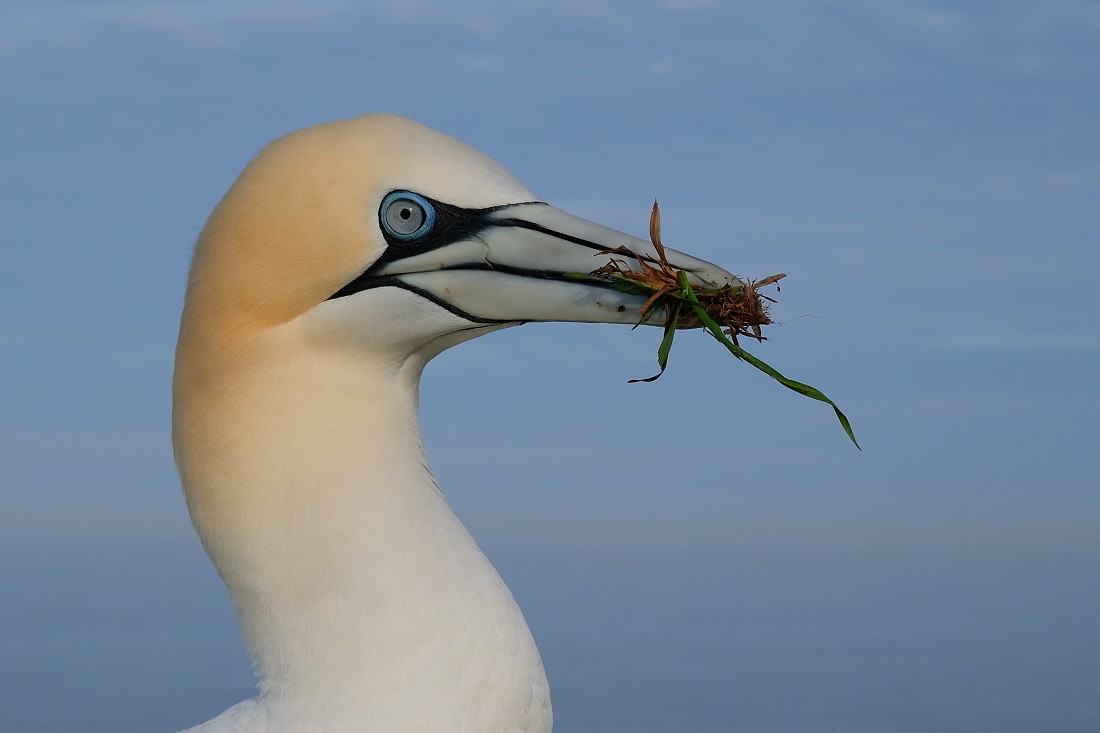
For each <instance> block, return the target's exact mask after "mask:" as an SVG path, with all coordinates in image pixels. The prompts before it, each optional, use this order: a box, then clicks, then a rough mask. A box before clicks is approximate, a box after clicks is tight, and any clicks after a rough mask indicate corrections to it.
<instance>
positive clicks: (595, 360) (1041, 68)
mask: <svg viewBox="0 0 1100 733" xmlns="http://www.w3.org/2000/svg"><path fill="white" fill-rule="evenodd" d="M300 5H305V3H296V2H295V3H291V2H281V1H279V0H276V1H274V2H260V1H259V0H240V1H238V2H233V1H231V0H230V1H226V0H219V1H217V2H215V1H198V2H190V3H182V2H122V1H119V2H89V1H85V0H81V1H80V2H76V1H72V2H50V1H48V0H45V1H44V0H26V1H24V2H18V1H9V2H6V3H4V4H3V7H2V8H0V110H2V111H0V146H2V147H0V150H2V155H0V247H2V250H0V251H2V254H3V264H2V265H0V545H2V546H0V580H2V583H3V587H4V589H5V590H3V591H0V597H2V598H3V600H2V601H0V677H3V678H5V679H6V680H8V682H7V683H5V684H2V685H0V710H3V711H4V712H5V714H6V715H8V716H9V718H8V722H7V723H4V724H0V725H2V726H3V727H5V728H11V729H13V730H25V731H67V730H74V729H80V730H85V731H89V732H90V733H96V732H98V731H104V732H106V731H117V730H176V729H179V728H182V727H185V726H186V725H189V724H195V723H197V722H200V721H201V720H203V719H205V718H206V717H210V716H211V715H213V714H215V713H217V712H219V711H220V710H221V709H223V708H224V707H225V706H227V705H228V704H231V703H233V702H235V701H237V700H239V699H241V698H242V697H243V696H245V695H248V694H249V692H250V689H251V686H252V681H251V678H250V675H249V673H248V666H247V660H246V658H245V654H244V651H243V649H242V648H241V646H240V641H239V639H238V637H237V633H236V629H235V624H234V619H233V615H232V611H231V609H230V608H229V604H228V600H227V598H226V597H225V595H224V591H223V590H222V589H221V587H220V585H219V583H218V580H217V578H216V575H215V574H214V572H213V569H212V568H211V567H210V566H209V565H208V564H207V563H206V562H205V560H204V558H203V557H202V554H201V549H200V548H199V546H198V542H197V540H195V539H194V538H193V535H192V532H191V528H190V525H189V523H188V520H187V517H186V511H185V508H184V505H183V500H182V497H181V495H180V490H179V485H178V480H177V477H176V475H175V469H174V467H173V464H172V456H171V449H170V444H169V411H170V394H169V392H170V381H171V369H172V356H173V349H174V344H175V337H176V329H177V326H178V317H179V312H180V308H181V303H182V296H183V288H184V281H185V277H186V271H187V267H188V260H189V256H190V249H191V246H192V244H193V242H194V240H195V238H196V236H197V235H198V233H199V230H200V229H201V227H202V224H203V221H204V219H205V217H206V215H207V214H208V213H209V211H210V210H211V209H212V208H213V206H214V205H215V203H216V202H217V201H218V199H219V198H220V196H221V195H222V194H223V193H224V191H225V190H226V189H227V188H228V187H229V185H230V184H231V183H232V181H233V180H234V178H235V176H236V175H237V174H238V172H239V171H240V170H241V168H242V167H243V166H244V165H245V164H246V163H247V161H248V160H249V159H250V157H251V156H252V155H253V154H254V153H255V152H256V151H257V150H259V149H260V148H261V147H262V146H263V145H264V144H265V143H267V142H268V141H270V140H271V139H273V138H275V137H278V136H280V135H282V134H284V133H286V132H289V131H291V130H294V129H297V128H300V127H303V126H306V125H311V124H314V123H320V122H326V121H329V120H333V119H339V118H344V117H350V116H354V115H358V114H361V113H364V112H369V111H387V112H392V113H396V114H401V115H406V116H409V117H412V118H414V119H417V120H419V121H421V122H424V123H426V124H428V125H431V126H433V127H436V128H438V129H440V130H442V131H444V132H447V133H449V134H452V135H454V136H456V137H458V138H460V139H462V140H465V141H467V142H469V143H470V144H472V145H474V146H475V147H477V148H480V149H481V150H483V151H485V152H486V153H488V154H489V155H490V156H492V157H494V158H496V159H497V160H499V161H500V162H501V163H503V164H504V165H505V166H506V167H508V168H509V169H511V170H512V171H513V172H515V173H516V174H517V175H518V176H519V177H520V179H521V180H523V181H525V182H526V183H527V184H528V185H529V186H530V187H531V188H532V189H533V190H535V191H536V192H538V193H539V194H540V195H541V196H542V197H543V198H545V199H546V200H547V201H549V202H551V203H553V204H555V205H558V206H561V207H562V208H565V209H567V210H569V211H572V212H573V213H575V214H578V215H581V216H584V217H587V218H590V219H593V220H596V221H599V222H601V223H603V224H606V225H609V226H613V227H615V228H618V229H621V230H624V231H627V232H631V233H634V234H639V235H643V236H644V233H645V231H646V227H647V220H648V212H649V207H650V205H651V202H652V200H653V199H654V198H657V199H659V200H660V202H661V205H662V211H663V215H664V216H663V219H664V233H665V237H664V238H665V241H666V242H667V243H669V244H670V245H672V246H675V247H677V248H678V249H682V250H685V251H688V252H691V253H693V254H697V255H699V256H701V257H704V258H706V259H709V260H712V261H714V262H716V263H718V264H720V265H722V266H724V267H726V268H727V269H729V270H731V271H734V272H737V273H740V274H744V275H746V276H750V277H762V276H767V275H771V274H773V273H776V272H781V271H785V272H788V273H790V276H789V278H788V279H787V280H785V281H784V284H783V291H782V293H781V296H780V299H779V300H780V302H779V303H778V305H777V306H775V308H774V311H773V315H774V316H775V317H776V319H777V320H778V321H779V322H781V324H782V325H781V326H777V327H773V328H772V329H771V330H770V334H769V335H770V336H771V340H770V341H768V342H767V343H766V344H763V345H754V346H753V347H752V350H753V351H754V352H755V353H757V354H758V355H760V356H761V357H763V358H764V359H766V360H767V361H769V362H770V363H772V364H774V365H775V366H776V367H778V368H779V369H781V370H782V371H784V372H786V373H787V374H788V375H789V376H792V377H794V378H797V379H801V380H803V381H806V382H809V383H811V384H814V385H815V386H818V387H820V388H821V389H822V390H823V391H825V393H826V394H828V395H830V396H831V397H833V398H834V399H835V400H836V401H837V402H838V403H839V404H840V405H841V407H842V408H843V409H844V410H845V411H846V412H847V414H848V415H849V417H850V418H851V420H852V423H853V425H854V427H855V430H856V433H857V435H858V436H859V438H860V441H861V443H862V445H863V447H864V449H865V450H864V451H863V452H862V453H861V452H858V451H856V450H855V449H854V448H853V447H852V446H851V445H850V444H849V443H848V441H847V438H846V437H845V436H844V434H843V432H842V431H841V429H840V428H839V426H838V425H837V423H836V421H835V420H834V418H833V416H832V413H831V411H830V410H829V409H828V408H827V407H825V406H823V405H821V404H819V403H815V402H812V401H810V400H807V399H804V398H802V397H799V396H797V395H795V394H794V393H792V392H789V391H787V390H784V389H783V388H782V387H780V386H779V385H777V384H776V383H774V382H772V381H770V380H768V379H767V378H765V377H764V376H763V375H761V374H759V373H758V372H756V371H754V370H752V369H750V368H748V367H747V366H745V365H743V364H739V363H735V362H734V360H733V359H731V358H730V357H729V356H728V354H726V353H725V352H724V351H723V350H722V349H721V348H719V347H718V346H717V345H716V344H715V343H713V341H711V340H710V339H709V338H707V337H706V336H705V335H703V334H701V333H684V334H681V335H680V336H679V337H678V338H677V342H676V348H675V349H674V350H673V354H672V362H671V364H670V367H669V370H668V372H667V373H666V374H665V376H664V377H663V378H662V379H661V380H660V381H658V382H657V383H655V384H648V385H646V384H627V383H626V380H627V379H629V378H633V377H644V376H648V375H649V374H651V373H653V371H654V368H655V352H656V348H657V344H658V341H659V332H658V331H657V330H656V329H650V330H639V331H634V332H631V331H630V330H629V329H627V328H623V327H614V326H592V325H587V326H586V325H569V324H546V325H528V326H524V327H522V328H516V329H510V330H508V331H505V332H501V333H496V334H491V335H489V336H486V337H483V338H480V339H477V340H475V341H473V342H470V343H468V344H464V345H462V346H461V347H458V348H456V349H454V350H452V351H450V352H448V353H445V354H444V355H442V356H441V357H440V358H438V359H437V360H436V361H435V362H433V363H432V364H431V365H429V367H428V369H427V372H426V374H425V378H424V383H423V390H422V409H421V419H422V428H423V432H424V436H425V440H426V443H427V448H428V453H429V456H430V457H431V459H432V462H433V465H434V467H435V469H436V473H437V475H438V477H439V479H440V483H441V484H442V486H443V488H444V490H445V492H446V493H447V495H448V497H449V498H450V500H451V501H452V504H453V505H454V506H455V508H456V510H457V511H458V513H459V514H460V515H461V516H462V517H463V519H464V520H465V521H466V522H467V523H468V524H469V525H470V527H471V529H472V530H473V532H474V534H475V536H477V537H478V538H479V539H481V540H482V541H483V542H484V543H485V545H486V549H487V551H488V552H489V554H490V556H491V557H492V558H493V559H494V561H495V562H496V563H497V564H498V567H500V568H501V570H502V572H503V574H504V576H505V577H506V578H507V579H508V580H509V582H510V584H511V586H512V587H513V589H514V590H515V591H516V595H517V598H519V600H520V602H521V604H522V605H523V606H524V608H525V610H526V612H527V615H528V618H529V619H530V620H531V623H532V628H533V629H534V631H535V635H536V638H537V639H538V640H539V642H540V646H541V648H542V649H543V653H544V658H545V660H546V663H547V669H548V672H549V674H550V678H551V683H552V685H553V688H554V691H555V692H554V694H555V706H556V711H557V714H558V720H559V721H561V725H560V726H559V728H558V730H560V731H577V730H601V731H609V730H624V731H626V730H629V731H631V733H641V731H643V730H645V731H648V730H651V729H652V730H661V729H667V730H671V729H681V728H682V727H683V724H684V721H693V722H694V727H693V728H692V729H693V730H695V731H708V730H715V731H718V730H721V731H728V730H730V720H731V717H730V716H731V715H732V713H731V712H730V711H731V710H736V711H738V712H739V714H741V715H742V717H741V718H739V720H740V723H741V727H742V728H743V729H745V730H753V731H760V730H808V729H816V730H845V731H853V730H868V731H871V730H876V731H877V730H884V729H889V730H913V731H917V730H944V731H947V730H1016V729H1019V730H1024V729H1028V730H1040V729H1052V730H1054V729H1057V730H1067V731H1068V730H1082V731H1084V730H1095V729H1096V721H1097V720H1100V709H1097V707H1096V699H1097V696H1096V694H1095V688H1096V684H1097V681H1098V680H1100V669H1098V668H1097V664H1096V660H1097V654H1096V650H1097V649H1100V638H1098V637H1097V632H1096V624H1095V619H1096V618H1097V615H1098V614H1100V592H1098V589H1097V587H1096V584H1095V581H1096V578H1097V568H1098V567H1100V490H1098V487H1100V481H1098V480H1097V478H1096V468H1097V465H1098V462H1100V459H1098V458H1097V446H1098V445H1100V417H1098V416H1100V386H1098V385H1100V381H1098V380H1097V375H1098V374H1100V288H1098V287H1097V278H1098V276H1100V247H1098V246H1097V245H1098V233H1100V204H1098V202H1100V135H1098V134H1097V131H1098V130H1100V78H1098V73H1100V72H1098V70H1100V5H1097V4H1096V3H1094V2H1084V1H1081V2H1075V1H1073V0H1052V1H1049V2H1043V3H1036V2H1029V1H1023V0H1018V1H1013V0H1004V1H1001V0H998V1H996V2H992V1H990V2H983V1H975V2H967V3H954V4H951V3H932V2H920V1H917V0H913V1H905V0H878V1H876V2H863V1H856V0H849V1H841V2H832V3H821V2H809V1H798V0H795V1H792V2H782V3H778V2H771V1H760V2H736V3H733V2H721V1H719V0H715V1H714V2H707V1H706V0H666V1H665V2H633V1H629V2H628V1H627V0H622V1H621V2H599V1H598V0H581V1H577V2H572V1H569V0H564V1H562V2H555V3H546V2H509V3H496V2H485V3H473V2H465V3H464V2H459V3H442V2H415V1H413V0H406V1H404V2H377V3H369V4H368V3H363V4H360V3H352V2H335V1H332V0H315V1H314V2H311V3H309V7H308V8H305V7H300ZM104 548H107V549H104ZM547 548H549V549H547ZM555 548H556V549H555ZM601 548H602V549H601ZM624 548H625V549H624ZM668 548H672V549H668ZM762 548H763V549H762ZM666 550H667V552H666ZM850 552H855V553H856V554H858V555H859V557H861V558H863V559H862V560H860V561H859V562H858V563H854V562H851V561H850V557H852V555H848V554H846V553H850ZM838 553H839V554H838ZM838 558H839V559H838ZM844 558H849V559H848V560H845V559H844ZM647 655H648V656H647ZM5 667H6V669H5ZM979 680H980V681H981V683H980V684H978V683H977V682H976V681H979ZM673 698H675V701H678V704H679V705H680V707H676V706H675V705H672V706H671V707H670V706H669V705H670V704H671V701H672V699H673ZM845 715H848V716H850V717H848V718H846V717H844V716H845ZM630 716H633V717H630ZM692 716H695V717H692ZM705 716H710V717H709V718H706V720H705V721H704V717H705ZM0 719H2V718H0ZM612 719H614V720H616V721H619V725H620V727H618V728H616V727H614V726H613V725H611V724H610V723H609V721H611V720H612ZM666 719H667V720H668V721H669V722H668V724H667V725H666V724H665V721H666ZM707 721H709V722H707ZM830 725H832V726H833V727H831V728H830ZM906 725H908V726H909V727H906ZM647 726H648V727H647ZM1014 726H1015V727H1014Z"/></svg>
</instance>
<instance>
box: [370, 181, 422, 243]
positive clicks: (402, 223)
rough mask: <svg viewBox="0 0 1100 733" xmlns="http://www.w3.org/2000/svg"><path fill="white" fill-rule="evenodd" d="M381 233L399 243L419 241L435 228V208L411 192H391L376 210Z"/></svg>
mask: <svg viewBox="0 0 1100 733" xmlns="http://www.w3.org/2000/svg"><path fill="white" fill-rule="evenodd" d="M378 222H379V223H380V224H381V225H382V231H384V232H385V233H386V234H387V235H389V236H390V237H392V238H393V239H396V240H397V241H399V242H411V241H413V240H414V239H419V238H420V237H423V236H424V235H425V234H427V233H428V232H430V231H431V230H432V227H433V226H435V207H434V206H432V204H431V202H429V201H428V200H427V199H426V198H424V197H423V196H421V195H420V194H416V193H413V192H412V191H391V192H390V193H388V194H386V197H385V198H384V199H382V205H381V206H380V207H379V208H378Z"/></svg>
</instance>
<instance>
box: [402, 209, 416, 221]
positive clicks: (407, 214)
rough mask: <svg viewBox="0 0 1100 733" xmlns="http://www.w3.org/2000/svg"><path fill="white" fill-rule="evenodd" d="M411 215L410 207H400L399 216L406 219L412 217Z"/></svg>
mask: <svg viewBox="0 0 1100 733" xmlns="http://www.w3.org/2000/svg"><path fill="white" fill-rule="evenodd" d="M412 215H413V212H412V209H401V214H400V216H401V218H402V219H405V220H406V221H407V220H409V219H411V218H412Z"/></svg>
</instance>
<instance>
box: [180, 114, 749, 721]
mask: <svg viewBox="0 0 1100 733" xmlns="http://www.w3.org/2000/svg"><path fill="white" fill-rule="evenodd" d="M425 222H426V223H425ZM417 227H418V228H417ZM620 244H629V246H630V247H631V248H632V249H634V250H636V251H647V250H648V249H649V245H648V243H646V242H642V241H641V240H637V239H634V238H632V237H627V235H624V234H620V233H618V232H614V231H612V230H609V229H605V228H603V227H600V226H598V225H595V224H592V223H590V222H584V221H583V220H579V219H576V218H574V217H571V216H569V215H568V214H565V213H564V212H561V211H559V210H557V209H554V208H553V207H550V206H547V205H545V204H542V203H541V202H539V200H538V198H537V197H536V196H535V195H534V194H532V193H531V192H530V191H529V190H527V189H526V188H525V187H524V186H523V185H522V184H520V183H519V182H518V181H517V180H516V179H515V178H514V177H512V176H511V175H510V174H509V173H507V172H506V171H505V170H504V169H502V168H501V167H500V166H499V165H497V164H496V163H494V162H492V161H491V160H489V159H488V158H486V157H485V156H483V155H482V154H480V153H478V152H476V151H474V150H473V149H471V148H469V147H468V146H466V145H464V144H462V143H460V142H458V141H456V140H453V139H452V138H449V137H446V136H444V135H441V134H439V133H437V132H434V131H432V130H429V129H428V128H425V127H423V126H420V125H417V124H415V123H412V122H409V121H407V120H402V119H399V118H395V117H390V116H385V115H369V116H366V117H361V118H358V119H354V120H347V121H343V122H337V123H332V124H329V125H322V126H320V127H315V128H310V129H307V130H302V131H299V132H297V133H293V134H291V135H288V136H287V137H285V138H282V139H280V140H278V141H276V142H275V143H272V144H271V145H270V146H268V147H267V148H266V149H265V150H264V151H263V152H262V153H261V154H260V155H259V156H257V158H256V159H255V160H254V161H253V162H252V163H251V164H250V165H249V166H248V167H247V168H246V169H245V171H244V172H243V173H242V174H241V176H240V178H239V179H238V180H237V182H236V183H235V184H234V185H233V187H232V188H231V189H230V191H229V192H228V193H227V194H226V196H225V198H224V199H223V200H222V202H221V203H220V204H219V205H218V207H217V208H216V209H215V211H214V213H213V214H212V215H211V217H210V220H209V222H208V224H207V226H206V228H205V229H204V230H203V233H202V235H201V236H200V238H199V242H198V244H197V246H196V250H195V256H194V262H193V265H192V271H191V277H190V281H189V284H188V289H187V299H186V304H185V308H184V314H183V319H182V324H181V328H180V340H179V346H178V349H177V356H176V375H175V383H174V410H173V439H174V445H175V449H176V457H177V462H178V465H179V469H180V475H181V477H182V481H183V485H184V490H185V493H186V496H187V502H188V507H189V509H190V512H191V516H192V520H193V522H194V524H195V527H196V529H197V530H198V533H199V535H200V536H201V538H202V541H203V544H204V546H205V548H206V550H207V552H208V553H209V555H210V557H211V559H212V560H213V561H214V563H215V565H216V566H217V568H218V572H219V573H220V574H221V576H222V578H223V579H224V581H225V583H226V585H227V586H228V588H229V591H230V594H231V596H232V598H233V602H234V604H235V605H236V608H237V611H238V615H239V618H240V623H241V627H242V630H243V632H244V636H245V640H246V642H247V644H248V647H249V649H250V651H251V653H252V656H253V660H254V664H255V669H256V673H257V675H258V677H259V680H260V682H259V695H258V697H257V698H256V699H255V700H250V701H246V702H244V703H241V704H240V705H238V706H236V707H234V708H231V709H230V710H228V711H226V712H225V713H224V714H222V715H221V716H219V717H217V718H216V719H214V720H212V721H210V722H209V723H206V724H204V725H201V726H199V727H198V728H194V729H192V730H194V731H203V732H204V733H215V732H222V731H226V732H228V731H234V732H247V733H260V732H271V733H274V732H276V731H278V732H280V733H285V732H289V731H303V732H304V731H310V732H313V731H316V732H317V733H328V732H330V731H331V732H336V731H340V732H341V733H348V732H350V731H369V732H375V731H377V732H379V733H381V732H385V733H395V732H399V731H409V732H410V733H411V732H413V731H416V732H417V733H428V732H431V731H440V732H442V731H477V732H488V731H501V732H504V731H508V732H509V733H513V732H516V731H549V730H550V727H551V709H550V695H549V688H548V686H547V682H546V676H545V673H544V672H543V667H542V663H541V660H540V659H539V654H538V651H537V649H536V648H535V644H534V641H533V640H532V638H531V634H530V632H529V631H528V629H527V625H526V623H525V621H524V619H523V615H522V614H521V612H520V610H519V608H518V607H517V606H516V604H515V602H514V601H513V599H512V596H511V594H510V593H509V591H508V589H507V587H505V585H504V583H503V582H502V581H501V579H500V577H499V576H498V575H497V573H496V571H495V570H494V569H493V567H492V566H491V565H490V563H489V562H488V560H486V558H485V556H484V555H483V554H482V553H481V551H480V550H479V549H478V547H477V545H476V544H475V543H474V541H473V539H472V538H471V537H470V535H469V534H468V533H467V531H466V530H465V528H464V527H463V526H462V524H461V523H460V522H459V521H458V519H457V518H456V517H455V516H454V514H453V513H452V512H451V511H450V509H449V508H448V506H447V502H446V500H445V499H444V497H443V495H442V493H441V492H440V491H439V488H438V487H437V486H436V483H435V481H434V479H433V477H432V474H431V471H430V469H429V468H428V464H427V461H426V459H425V457H424V454H423V449H422V446H421V442H420V437H419V433H418V429H417V423H416V407H417V389H418V381H419V378H420V374H421V371H422V369H423V367H424V364H425V363H426V362H427V361H428V360H429V359H431V358H432V357H433V356H435V355H436V354H438V353H440V352H441V351H443V350H444V349H446V348H447V347H449V346H451V345H453V344H456V343H459V342H461V341H465V340H467V339H469V338H472V337H474V336H477V335H479V334H481V333H485V332H488V331H491V330H495V329H499V328H504V327H507V326H510V325H516V324H517V323H520V322H524V321H530V320H572V321H603V322H622V323H631V322H633V321H634V320H635V319H636V317H637V316H636V310H637V308H638V306H639V305H640V303H641V301H642V299H641V298H640V297H639V296H630V295H624V294H621V293H618V292H616V291H614V290H609V289H605V288H599V287H594V286H592V285H590V284H585V283H579V282H575V281H574V280H572V279H570V278H569V277H567V276H566V275H565V274H564V273H568V272H588V271H591V270H592V269H595V268H596V267H598V266H599V265H600V264H602V263H604V262H606V261H607V255H597V256H594V255H595V254H596V252H598V250H599V248H600V247H608V248H610V247H615V246H618V245H620ZM670 257H671V258H672V259H673V261H674V263H675V264H676V265H677V266H678V267H683V268H684V269H687V270H689V271H691V272H692V273H693V276H694V277H695V278H696V279H697V280H699V282H705V283H708V284H711V285H714V284H718V283H723V282H730V281H731V278H732V276H730V275H729V274H728V273H726V272H724V271H722V270H720V269H718V268H715V267H713V266H711V265H708V264H707V263H703V262H701V261H699V260H695V259H693V258H690V257H688V256H686V255H681V254H679V253H676V252H672V251H670Z"/></svg>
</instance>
